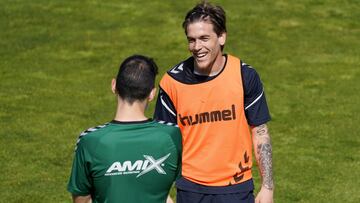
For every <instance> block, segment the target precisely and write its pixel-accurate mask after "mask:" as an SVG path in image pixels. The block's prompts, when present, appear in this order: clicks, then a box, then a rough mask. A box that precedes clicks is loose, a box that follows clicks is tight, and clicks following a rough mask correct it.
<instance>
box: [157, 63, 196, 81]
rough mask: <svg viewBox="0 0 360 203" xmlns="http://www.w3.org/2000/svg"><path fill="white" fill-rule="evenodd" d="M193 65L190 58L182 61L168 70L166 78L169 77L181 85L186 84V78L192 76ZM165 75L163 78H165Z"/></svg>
mask: <svg viewBox="0 0 360 203" xmlns="http://www.w3.org/2000/svg"><path fill="white" fill-rule="evenodd" d="M193 65H194V61H193V58H192V57H189V58H187V59H186V60H184V61H181V62H180V63H178V64H176V65H175V66H173V67H172V68H171V69H170V70H168V71H167V74H166V75H167V76H170V78H171V79H173V80H176V81H178V82H181V83H186V81H187V80H188V77H189V76H191V74H193V71H192V70H193ZM166 75H165V76H164V77H163V79H164V78H166Z"/></svg>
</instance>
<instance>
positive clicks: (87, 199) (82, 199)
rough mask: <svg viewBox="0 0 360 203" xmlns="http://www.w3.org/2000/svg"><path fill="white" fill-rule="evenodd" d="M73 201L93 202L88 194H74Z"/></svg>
mask: <svg viewBox="0 0 360 203" xmlns="http://www.w3.org/2000/svg"><path fill="white" fill-rule="evenodd" d="M73 202H74V203H91V202H92V201H91V196H90V195H87V196H76V195H73Z"/></svg>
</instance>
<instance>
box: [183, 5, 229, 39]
mask: <svg viewBox="0 0 360 203" xmlns="http://www.w3.org/2000/svg"><path fill="white" fill-rule="evenodd" d="M198 21H210V23H211V24H212V25H213V28H214V32H215V33H216V34H217V35H218V36H220V35H221V34H222V33H224V32H226V14H225V11H224V9H223V8H222V7H220V6H214V5H212V4H210V3H208V2H207V1H202V2H200V3H198V4H197V5H196V6H195V7H194V8H193V9H191V10H190V11H189V12H188V13H187V14H186V16H185V20H184V22H183V24H182V26H183V28H184V30H185V34H187V27H188V26H189V24H191V23H194V22H198Z"/></svg>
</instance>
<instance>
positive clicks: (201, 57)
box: [194, 52, 207, 60]
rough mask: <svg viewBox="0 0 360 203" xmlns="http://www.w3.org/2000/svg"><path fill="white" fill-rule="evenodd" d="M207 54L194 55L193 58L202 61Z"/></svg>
mask: <svg viewBox="0 0 360 203" xmlns="http://www.w3.org/2000/svg"><path fill="white" fill-rule="evenodd" d="M206 55H207V53H206V52H203V53H194V57H195V58H196V60H202V59H204V58H205V57H206Z"/></svg>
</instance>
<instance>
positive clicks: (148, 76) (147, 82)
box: [116, 55, 158, 104]
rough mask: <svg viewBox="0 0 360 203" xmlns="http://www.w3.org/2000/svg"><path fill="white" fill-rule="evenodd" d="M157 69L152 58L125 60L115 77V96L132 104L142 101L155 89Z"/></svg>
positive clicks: (141, 57)
mask: <svg viewBox="0 0 360 203" xmlns="http://www.w3.org/2000/svg"><path fill="white" fill-rule="evenodd" d="M157 73H158V67H157V65H156V63H155V62H154V60H153V59H152V58H149V57H147V56H142V55H133V56H130V57H128V58H126V59H125V60H124V61H123V62H122V63H121V65H120V68H119V73H118V74H117V77H116V92H117V94H118V95H119V96H120V97H121V98H122V99H124V100H125V101H127V102H128V103H130V104H132V103H134V101H136V100H138V101H143V100H144V99H146V98H147V97H148V96H149V95H150V92H151V90H152V89H153V88H154V87H155V77H156V75H157Z"/></svg>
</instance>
